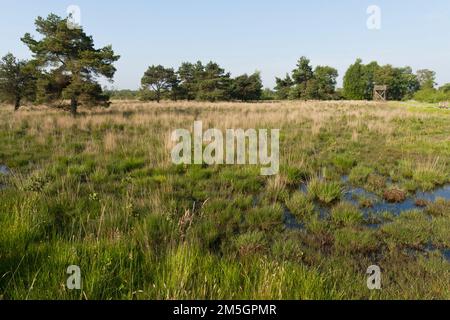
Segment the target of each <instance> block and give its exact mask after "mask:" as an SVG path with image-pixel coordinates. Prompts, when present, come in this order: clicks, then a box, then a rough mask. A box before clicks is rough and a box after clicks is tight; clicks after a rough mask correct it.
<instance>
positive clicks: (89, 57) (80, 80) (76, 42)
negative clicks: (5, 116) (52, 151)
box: [0, 14, 120, 115]
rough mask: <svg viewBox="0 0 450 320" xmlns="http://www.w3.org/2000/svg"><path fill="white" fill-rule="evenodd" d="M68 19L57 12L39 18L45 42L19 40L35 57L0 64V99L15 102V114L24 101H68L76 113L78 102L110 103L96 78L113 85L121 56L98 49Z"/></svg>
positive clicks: (9, 58)
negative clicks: (116, 66) (56, 13)
mask: <svg viewBox="0 0 450 320" xmlns="http://www.w3.org/2000/svg"><path fill="white" fill-rule="evenodd" d="M67 20H68V19H67V18H65V19H62V18H60V17H59V16H57V15H54V14H50V15H49V16H48V17H47V18H42V17H38V18H37V19H36V22H35V25H36V31H37V33H39V34H40V35H41V39H40V40H36V39H35V38H33V37H32V36H31V35H30V34H29V33H27V34H25V36H24V37H23V38H22V39H21V40H22V42H23V43H24V44H25V45H27V46H28V48H29V49H30V51H31V53H32V56H33V58H32V59H31V60H30V61H24V60H18V59H16V58H15V57H14V56H13V55H12V54H7V55H6V56H5V57H3V59H2V60H1V62H0V96H1V98H2V100H5V101H8V102H13V103H14V105H15V109H16V110H17V109H18V108H19V107H20V105H21V102H22V100H24V99H26V100H28V101H31V102H34V103H47V104H52V103H54V102H61V101H63V100H68V101H70V111H71V113H72V114H73V115H75V114H76V113H77V108H78V105H79V104H80V103H83V104H86V105H108V103H109V97H108V96H107V95H106V94H105V93H104V92H103V90H102V88H101V86H100V84H99V83H98V78H99V77H105V78H106V79H108V80H111V81H112V78H113V76H114V74H115V72H116V68H115V67H114V62H116V61H117V60H118V59H119V58H120V57H119V56H117V55H115V54H114V51H113V49H112V47H111V46H106V47H103V48H100V49H96V48H95V47H94V41H93V38H92V37H91V36H88V35H86V34H85V33H84V31H83V29H82V28H71V27H70V25H69V24H68V23H67Z"/></svg>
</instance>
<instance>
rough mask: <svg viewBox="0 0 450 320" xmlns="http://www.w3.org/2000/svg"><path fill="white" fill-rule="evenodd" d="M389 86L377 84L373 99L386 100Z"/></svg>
mask: <svg viewBox="0 0 450 320" xmlns="http://www.w3.org/2000/svg"><path fill="white" fill-rule="evenodd" d="M387 91H388V86H380V85H375V86H374V88H373V100H375V101H386V100H387Z"/></svg>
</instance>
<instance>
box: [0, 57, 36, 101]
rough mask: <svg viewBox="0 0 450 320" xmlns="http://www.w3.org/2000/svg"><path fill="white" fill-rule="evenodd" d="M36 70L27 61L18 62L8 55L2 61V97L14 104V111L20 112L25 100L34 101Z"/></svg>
mask: <svg viewBox="0 0 450 320" xmlns="http://www.w3.org/2000/svg"><path fill="white" fill-rule="evenodd" d="M35 77H36V73H35V68H34V65H33V64H32V63H31V62H29V61H25V60H18V59H17V58H16V57H14V55H13V54H11V53H8V54H7V55H6V56H4V57H3V58H2V59H1V61H0V95H1V97H2V98H3V99H4V100H6V101H8V102H12V103H14V110H18V109H19V108H20V105H21V101H22V99H23V98H28V99H29V100H34V95H35V84H36V82H35Z"/></svg>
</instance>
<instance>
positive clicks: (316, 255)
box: [0, 101, 450, 299]
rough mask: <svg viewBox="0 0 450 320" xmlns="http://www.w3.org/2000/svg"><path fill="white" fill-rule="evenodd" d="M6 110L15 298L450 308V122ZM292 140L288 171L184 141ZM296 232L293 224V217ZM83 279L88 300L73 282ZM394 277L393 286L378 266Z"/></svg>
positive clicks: (341, 112) (142, 110) (326, 107)
mask: <svg viewBox="0 0 450 320" xmlns="http://www.w3.org/2000/svg"><path fill="white" fill-rule="evenodd" d="M11 109H12V108H11V107H10V106H0V165H5V166H7V167H8V168H9V170H10V174H8V175H7V174H2V173H0V230H1V232H0V299H2V298H3V299H450V261H449V259H448V253H449V252H450V199H449V198H447V199H445V198H442V199H437V200H436V201H435V202H433V203H427V204H426V207H424V208H423V207H417V208H415V209H413V210H409V211H405V212H402V213H401V214H394V213H393V212H376V211H373V212H370V210H369V213H368V211H367V210H363V208H367V207H369V208H370V207H371V203H370V201H371V200H370V199H365V198H362V199H357V203H358V204H359V205H358V204H355V203H354V202H349V201H348V199H346V196H345V195H346V192H348V190H349V188H350V187H352V188H362V189H364V190H368V191H370V192H372V193H373V194H375V195H378V196H380V197H383V196H386V194H387V195H388V196H389V194H390V193H392V192H397V193H395V194H394V195H396V194H398V193H399V192H400V193H403V194H404V195H405V196H406V197H410V198H411V197H415V192H416V191H432V190H435V189H437V188H439V187H442V186H445V185H447V184H448V183H450V111H448V110H439V109H435V108H432V107H430V106H423V105H418V104H417V103H414V104H408V103H372V102H370V103H369V102H277V103H258V104H233V103H217V104H209V103H195V102H191V103H187V102H178V103H174V102H170V103H169V102H167V103H161V104H156V103H140V102H134V101H128V102H127V101H121V102H115V103H113V104H112V106H111V108H109V109H99V110H91V111H87V110H81V111H82V114H81V115H80V116H79V117H78V118H76V119H74V118H72V117H70V116H69V115H67V114H65V113H63V112H61V111H56V110H49V109H45V108H38V107H33V108H28V109H27V108H25V109H23V110H21V111H19V112H17V113H14V112H12V110H11ZM194 120H202V121H203V125H204V127H205V128H219V129H223V130H225V129H228V128H235V129H237V128H243V129H246V128H267V129H271V128H274V129H281V141H280V144H281V145H280V152H281V155H280V156H281V158H280V163H281V170H280V174H279V175H278V176H273V177H264V176H261V175H260V168H259V167H257V166H226V165H224V166H206V165H203V166H201V165H198V166H195V165H192V166H175V165H173V164H171V159H170V151H171V148H172V146H173V145H172V142H171V141H170V134H171V132H172V131H173V130H175V129H178V128H185V129H189V128H191V127H192V125H193V122H194ZM288 222H289V223H288ZM69 265H78V266H80V267H81V271H82V278H83V287H82V290H81V291H76V290H75V291H70V290H68V289H67V288H66V280H67V277H68V275H67V274H66V269H67V267H68V266H69ZM371 265H378V266H380V267H381V269H382V272H383V273H382V290H380V291H370V290H368V288H367V285H366V282H367V277H368V275H366V270H367V268H368V267H369V266H371Z"/></svg>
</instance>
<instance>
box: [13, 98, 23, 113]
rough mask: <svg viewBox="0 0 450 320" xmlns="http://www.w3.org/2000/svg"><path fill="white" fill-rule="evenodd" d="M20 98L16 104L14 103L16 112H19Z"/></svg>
mask: <svg viewBox="0 0 450 320" xmlns="http://www.w3.org/2000/svg"><path fill="white" fill-rule="evenodd" d="M20 100H21V99H20V97H16V101H15V103H14V111H17V110H19V108H20Z"/></svg>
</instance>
